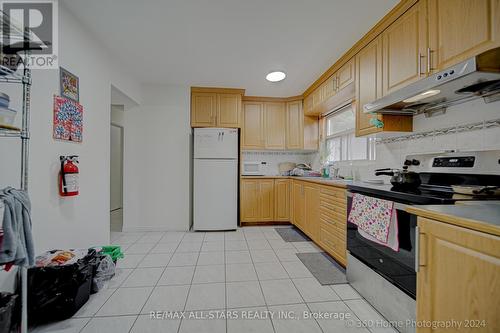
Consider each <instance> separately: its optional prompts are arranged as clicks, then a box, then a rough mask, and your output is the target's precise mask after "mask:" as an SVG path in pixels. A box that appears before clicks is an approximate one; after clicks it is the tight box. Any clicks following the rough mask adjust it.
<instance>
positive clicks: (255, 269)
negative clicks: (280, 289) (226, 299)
mask: <svg viewBox="0 0 500 333" xmlns="http://www.w3.org/2000/svg"><path fill="white" fill-rule="evenodd" d="M243 237H244V238H245V242H246V244H247V248H248V253H249V255H250V260H251V261H252V265H253V269H254V271H255V275H256V276H257V281H258V283H259V288H260V292H261V293H262V298H263V299H264V304H265V305H264V307H265V308H266V310H267V312H268V313H269V312H270V310H269V306H268V304H267V300H266V296H265V295H264V289H262V284H261V282H260V278H259V274H258V273H257V268H255V262H254V261H253V257H252V253H251V252H250V246H248V239H247V236H246V235H245V233H244V232H243ZM268 244H269V242H268ZM269 246H271V244H269ZM269 321H270V322H271V327H272V328H273V331H274V333H277V332H276V328H275V327H274V323H273V321H272V319H270V320H269Z"/></svg>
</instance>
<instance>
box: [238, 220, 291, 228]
mask: <svg viewBox="0 0 500 333" xmlns="http://www.w3.org/2000/svg"><path fill="white" fill-rule="evenodd" d="M273 225H291V223H290V222H286V221H271V222H240V226H242V227H257V226H273Z"/></svg>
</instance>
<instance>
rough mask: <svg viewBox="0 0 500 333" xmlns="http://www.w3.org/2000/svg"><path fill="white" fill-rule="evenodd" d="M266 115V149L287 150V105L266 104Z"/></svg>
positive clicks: (282, 103)
mask: <svg viewBox="0 0 500 333" xmlns="http://www.w3.org/2000/svg"><path fill="white" fill-rule="evenodd" d="M264 115H265V118H264V119H265V120H264V127H265V147H266V148H267V149H285V136H286V135H285V131H286V129H285V127H286V110H285V103H284V102H276V103H274V102H267V103H264Z"/></svg>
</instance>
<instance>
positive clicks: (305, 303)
mask: <svg viewBox="0 0 500 333" xmlns="http://www.w3.org/2000/svg"><path fill="white" fill-rule="evenodd" d="M275 232H276V231H275ZM292 245H293V247H294V248H295V249H296V250H297V251H300V250H299V249H297V248H296V247H295V245H294V244H292ZM271 248H272V247H271ZM273 252H274V255H275V256H276V257H278V254H277V253H276V251H275V250H274V248H273ZM295 255H297V253H295ZM278 260H279V263H280V265H281V267H283V269H284V270H285V272H286V274H287V275H288V277H289V278H290V281H292V284H293V286H294V288H295V289H296V290H297V292H298V293H299V295H300V298H302V300H303V301H304V305H305V306H306V308H307V309H308V310H309V311H312V310H311V308H310V307H309V305H308V304H307V302H306V300H305V299H304V296H302V293H301V292H300V290H299V289H298V288H297V286H296V285H295V282H294V281H293V279H292V277H291V275H290V273H288V271H287V270H286V268H285V267H284V266H283V264H282V263H281V260H280V259H279V257H278ZM330 289H331V288H330ZM332 291H333V289H332ZM333 292H334V291H333ZM334 293H335V292H334ZM335 295H337V294H336V293H335ZM337 296H338V295H337ZM339 298H340V297H339ZM313 319H314V321H315V322H316V325H318V327H319V329H320V330H321V332H323V333H324V331H323V328H322V327H321V325H320V324H319V322H318V320H317V319H316V318H313Z"/></svg>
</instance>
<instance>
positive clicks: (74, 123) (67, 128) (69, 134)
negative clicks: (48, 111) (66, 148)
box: [54, 96, 83, 142]
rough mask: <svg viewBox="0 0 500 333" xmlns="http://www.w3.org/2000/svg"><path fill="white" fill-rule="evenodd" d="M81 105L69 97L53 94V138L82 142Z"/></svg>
mask: <svg viewBox="0 0 500 333" xmlns="http://www.w3.org/2000/svg"><path fill="white" fill-rule="evenodd" d="M82 132H83V106H81V105H80V104H79V103H78V102H75V101H74V100H71V99H69V98H65V97H61V96H54V139H56V140H66V141H73V142H82Z"/></svg>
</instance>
